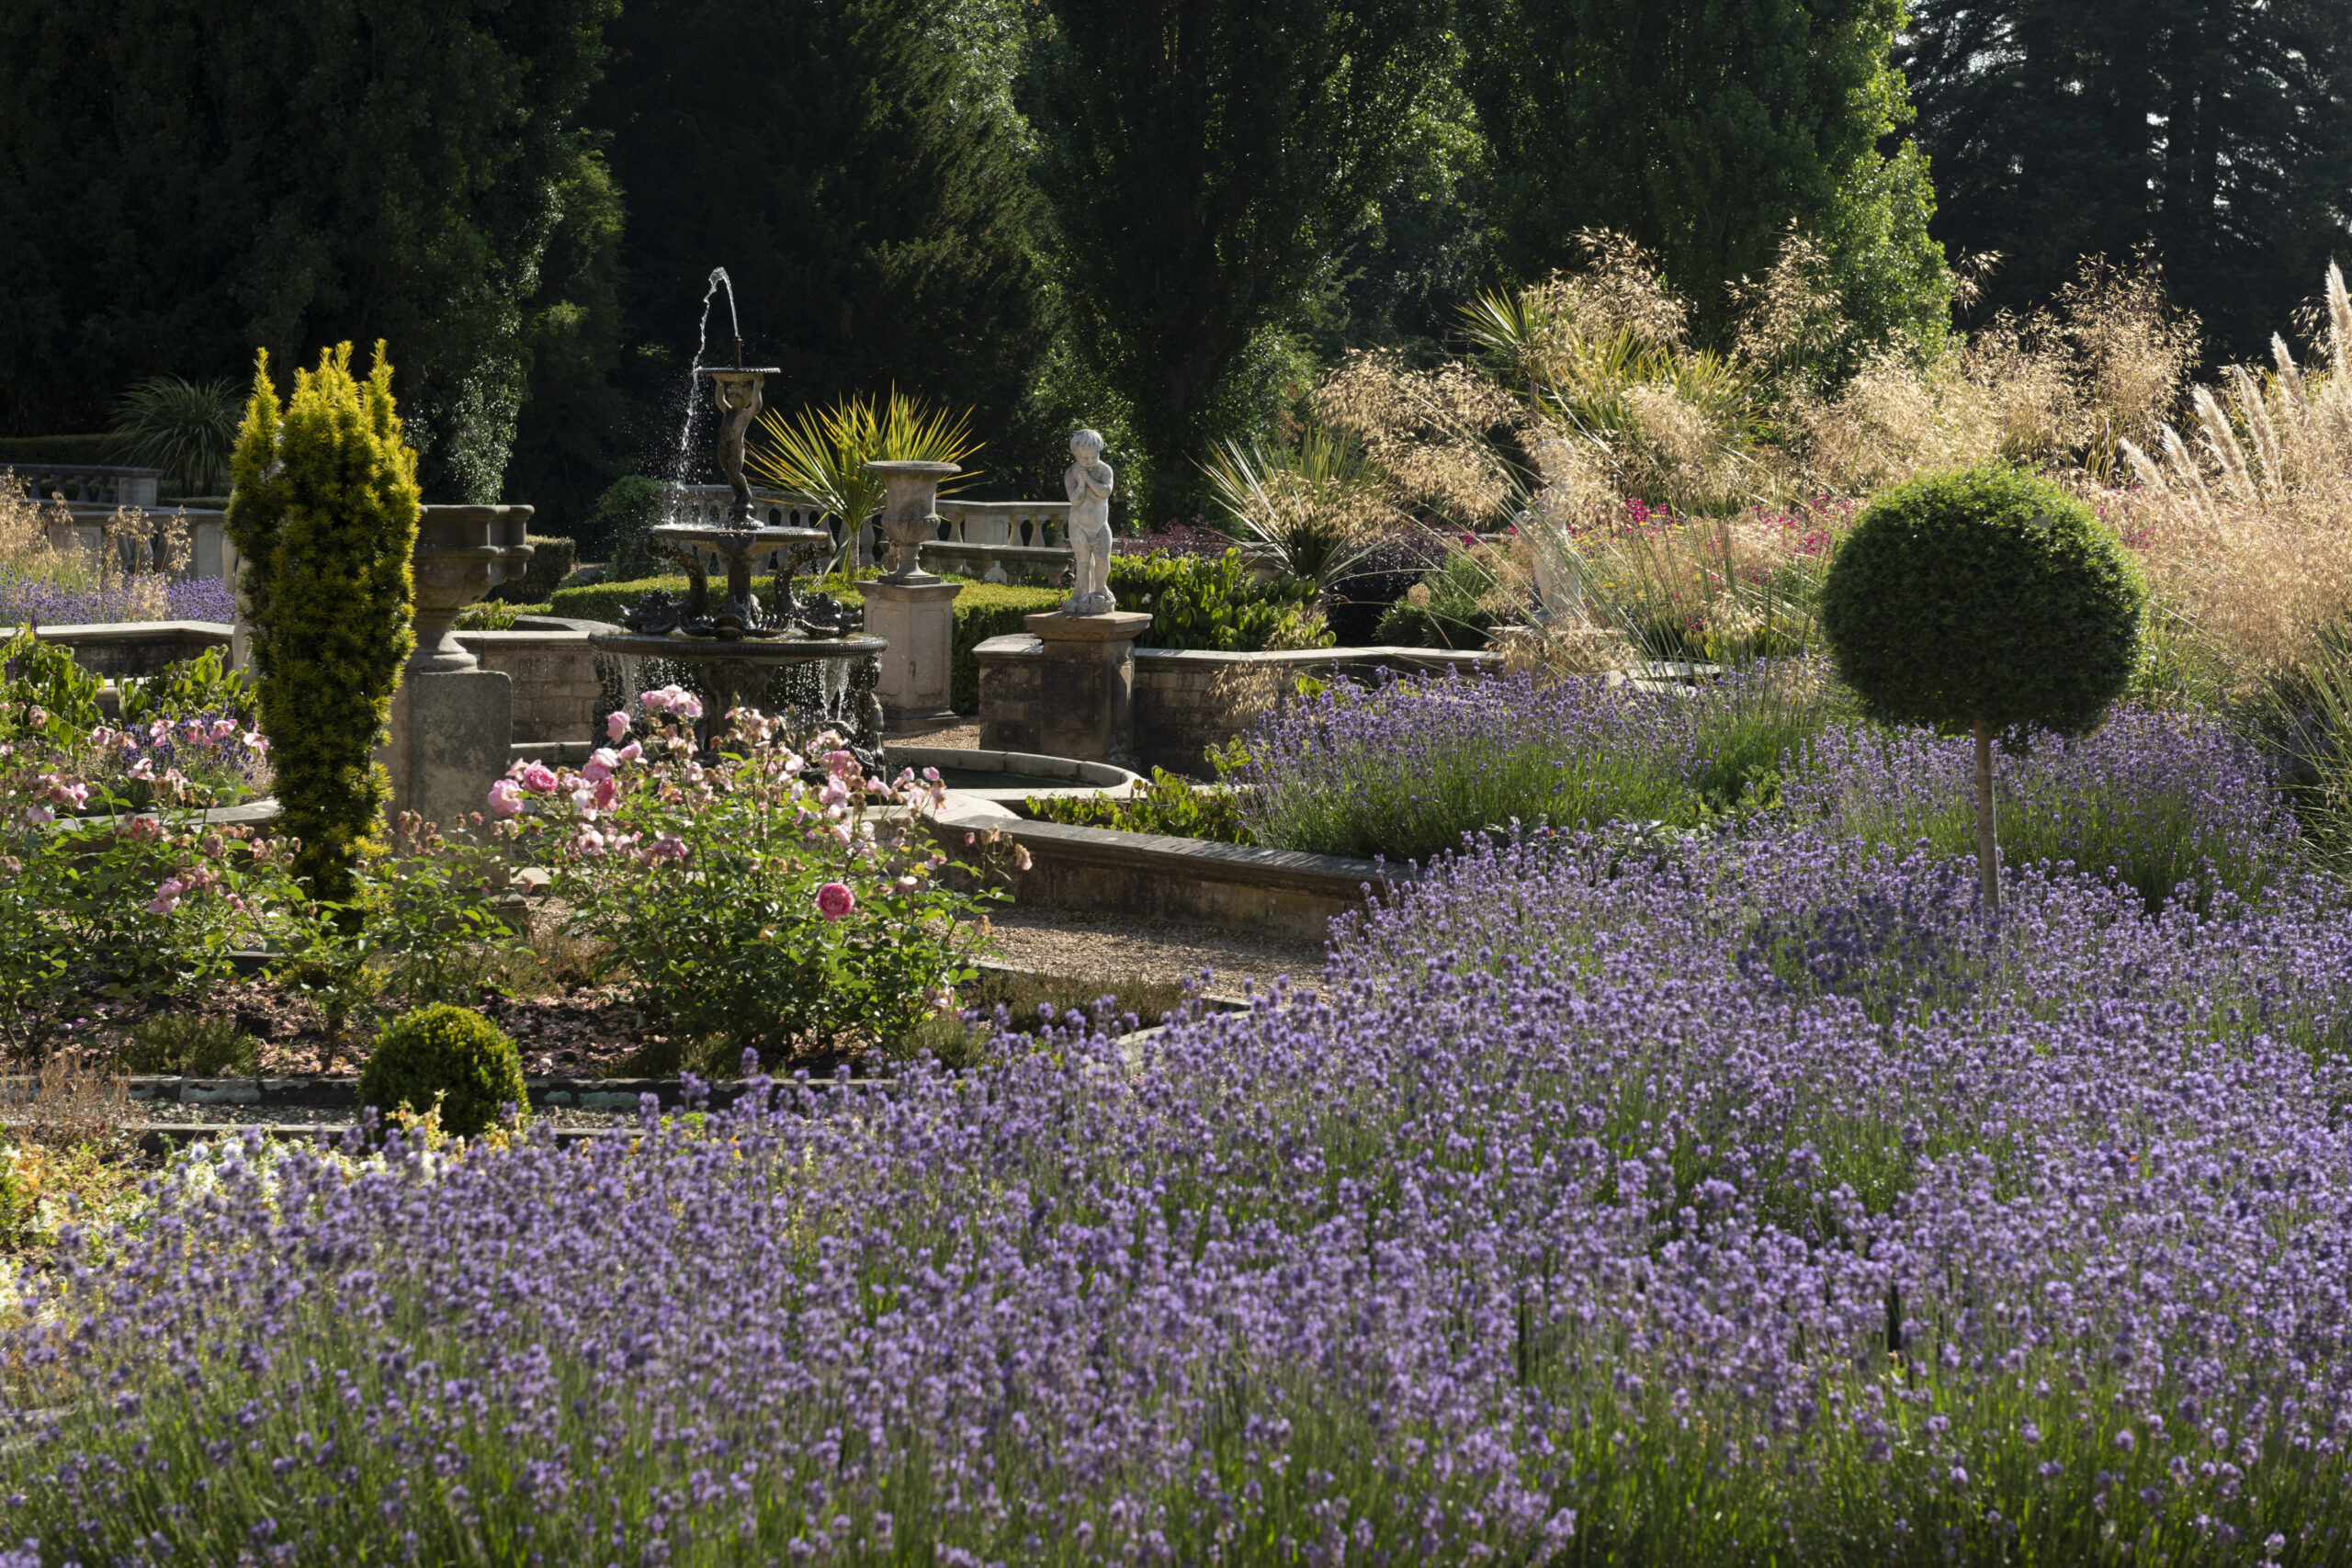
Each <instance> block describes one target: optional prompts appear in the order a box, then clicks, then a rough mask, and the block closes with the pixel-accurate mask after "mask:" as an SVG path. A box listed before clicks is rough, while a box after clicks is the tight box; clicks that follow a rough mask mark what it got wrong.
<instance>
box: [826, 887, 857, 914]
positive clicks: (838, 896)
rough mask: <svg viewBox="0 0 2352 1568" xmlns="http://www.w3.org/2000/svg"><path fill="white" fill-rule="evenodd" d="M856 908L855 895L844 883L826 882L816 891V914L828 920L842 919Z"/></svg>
mask: <svg viewBox="0 0 2352 1568" xmlns="http://www.w3.org/2000/svg"><path fill="white" fill-rule="evenodd" d="M854 908H857V895H856V894H854V893H853V892H851V891H850V890H849V884H848V883H846V882H828V883H826V884H825V885H824V886H822V887H820V888H818V889H817V912H818V913H819V914H820V915H822V916H824V917H825V919H829V920H838V919H843V918H844V917H846V916H847V915H848V914H849V912H850V911H851V910H852V909H854Z"/></svg>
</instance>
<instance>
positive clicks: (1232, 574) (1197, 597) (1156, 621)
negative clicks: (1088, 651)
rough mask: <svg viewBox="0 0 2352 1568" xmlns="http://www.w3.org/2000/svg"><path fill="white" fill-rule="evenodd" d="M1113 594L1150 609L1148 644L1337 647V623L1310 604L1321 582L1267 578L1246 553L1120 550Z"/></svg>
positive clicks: (1239, 649)
mask: <svg viewBox="0 0 2352 1568" xmlns="http://www.w3.org/2000/svg"><path fill="white" fill-rule="evenodd" d="M1110 586H1111V596H1112V597H1113V598H1114V600H1116V601H1117V602H1118V605H1119V608H1120V609H1122V610H1136V611H1146V612H1148V613H1149V614H1150V615H1151V625H1150V626H1149V627H1148V628H1147V629H1146V630H1145V632H1144V634H1143V636H1142V637H1140V638H1138V639H1137V640H1138V641H1139V642H1141V643H1142V645H1143V646H1144V647H1146V648H1198V649H1215V650H1216V651H1217V652H1220V653H1262V652H1264V651H1265V650H1266V649H1280V648H1329V647H1330V646H1331V634H1330V632H1329V629H1328V628H1327V627H1325V626H1322V625H1321V624H1320V623H1319V622H1317V620H1316V619H1315V618H1314V616H1313V615H1312V614H1311V613H1310V612H1309V611H1308V609H1307V607H1306V604H1307V601H1308V600H1309V599H1311V598H1313V597H1314V594H1315V584H1314V583H1312V582H1309V581H1306V580H1305V579H1303V578H1295V577H1277V578H1275V579H1273V580H1272V581H1270V582H1260V581H1258V580H1257V578H1256V576H1255V575H1254V574H1252V573H1251V572H1250V569H1249V568H1248V567H1247V566H1245V565H1244V564H1243V563H1242V559H1241V552H1240V551H1238V550H1227V551H1226V552H1225V553H1224V554H1223V555H1221V556H1216V557H1207V556H1189V555H1159V556H1114V557H1113V558H1112V559H1111V584H1110Z"/></svg>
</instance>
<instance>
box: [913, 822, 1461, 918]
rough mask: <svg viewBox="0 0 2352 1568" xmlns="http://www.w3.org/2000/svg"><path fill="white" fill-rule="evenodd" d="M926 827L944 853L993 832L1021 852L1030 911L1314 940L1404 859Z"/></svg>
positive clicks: (1003, 828) (1144, 836) (1050, 825)
mask: <svg viewBox="0 0 2352 1568" xmlns="http://www.w3.org/2000/svg"><path fill="white" fill-rule="evenodd" d="M932 830H933V835H934V836H935V837H937V838H938V839H939V840H940V842H941V846H942V847H943V848H944V849H945V850H946V851H947V852H949V853H950V854H956V853H958V852H962V851H963V850H964V849H965V847H966V846H965V845H964V844H963V842H962V835H965V834H973V835H985V834H987V833H990V832H994V833H998V834H1000V835H1001V836H1002V840H1003V841H1005V842H1007V843H1012V844H1018V845H1019V846H1020V847H1021V848H1023V849H1024V850H1027V851H1028V852H1029V861H1030V864H1029V869H1028V870H1026V871H1021V872H1013V873H1011V874H1009V876H1008V881H1009V883H1010V886H1011V887H1012V895H1013V897H1014V899H1015V900H1016V901H1017V902H1018V903H1020V904H1022V905H1024V906H1028V907H1033V908H1064V909H1072V910H1083V911H1086V912H1089V913H1097V914H1109V915H1136V916H1142V917H1146V918H1149V919H1176V920H1191V921H1195V922H1198V923H1200V924H1204V925H1211V926H1219V927H1223V928H1225V929H1227V930H1231V931H1264V932H1267V933H1269V934H1271V935H1275V936H1283V937H1289V938H1292V939H1294V940H1298V941H1306V942H1322V941H1323V940H1325V938H1326V937H1328V936H1329V932H1330V924H1331V921H1332V919H1334V918H1335V917H1337V916H1339V915H1342V914H1346V913H1347V912H1349V911H1350V910H1351V909H1356V908H1362V907H1363V902H1364V897H1365V886H1366V885H1367V884H1371V885H1374V886H1395V885H1397V884H1399V883H1404V882H1409V881H1412V880H1413V879H1414V878H1415V877H1416V876H1417V875H1418V872H1417V871H1416V870H1415V869H1414V868H1413V867H1411V866H1410V865H1408V864H1405V863H1390V862H1386V861H1374V860H1357V859H1354V858H1353V857H1351V856H1346V855H1317V854H1308V853H1306V852H1304V851H1300V850H1268V849H1256V848H1251V847H1249V846H1245V845H1240V844H1218V843H1210V842H1208V841H1206V840H1200V839H1178V838H1171V837H1168V836H1166V835H1163V834H1159V833H1129V832H1123V831H1120V830H1118V829H1111V828H1077V827H1071V826H1069V825H1068V824H1065V823H1060V822H1031V821H1027V820H1024V819H1022V818H1006V817H1001V816H995V815H986V814H982V813H980V812H977V811H956V810H953V809H951V810H948V811H944V812H942V813H941V814H940V815H939V816H937V817H935V818H932Z"/></svg>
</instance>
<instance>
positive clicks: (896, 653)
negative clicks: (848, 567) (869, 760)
mask: <svg viewBox="0 0 2352 1568" xmlns="http://www.w3.org/2000/svg"><path fill="white" fill-rule="evenodd" d="M857 592H858V594H859V596H860V597H862V598H864V599H865V631H866V635H867V636H869V637H881V638H882V639H884V640H885V641H887V642H888V643H889V645H890V646H889V647H888V649H885V650H884V652H883V654H882V682H881V684H880V685H878V686H877V687H876V688H875V694H876V696H878V697H880V698H881V699H882V720H883V727H884V728H886V729H888V730H889V731H890V732H892V733H894V734H899V735H907V734H919V733H921V732H922V731H924V730H930V729H940V728H945V727H946V726H948V725H951V724H954V723H955V722H956V710H955V709H954V708H953V707H951V706H949V705H948V699H947V680H948V671H949V670H950V668H951V667H952V666H953V664H954V662H955V657H956V595H957V594H958V593H961V592H964V585H963V584H962V583H960V582H943V581H938V580H937V579H933V581H929V582H920V581H914V582H894V581H891V580H890V579H888V578H887V577H886V578H883V579H881V580H880V581H874V582H861V583H859V584H858V585H857Z"/></svg>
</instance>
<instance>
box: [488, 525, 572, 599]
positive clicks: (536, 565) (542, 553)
mask: <svg viewBox="0 0 2352 1568" xmlns="http://www.w3.org/2000/svg"><path fill="white" fill-rule="evenodd" d="M525 538H526V540H527V542H528V543H529V544H530V546H531V564H530V566H529V567H528V568H527V569H526V570H525V571H524V573H523V575H522V576H520V577H517V578H512V579H509V580H508V581H504V582H502V583H500V584H499V585H498V586H497V587H495V588H493V589H492V590H491V591H490V596H491V597H492V598H493V599H496V600H498V601H500V602H501V603H503V604H546V603H547V602H548V600H549V599H550V598H552V597H553V596H554V594H555V591H556V590H557V589H558V588H560V587H561V586H562V584H563V580H564V579H565V578H567V577H570V576H571V569H572V568H573V567H576V566H578V565H579V564H580V548H579V547H578V546H577V545H575V544H574V543H573V542H572V541H571V540H570V539H566V538H560V537H557V536H551V535H547V534H529V535H526V536H525Z"/></svg>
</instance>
